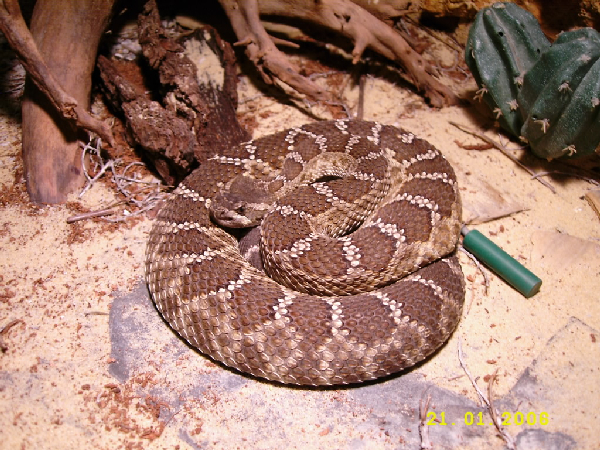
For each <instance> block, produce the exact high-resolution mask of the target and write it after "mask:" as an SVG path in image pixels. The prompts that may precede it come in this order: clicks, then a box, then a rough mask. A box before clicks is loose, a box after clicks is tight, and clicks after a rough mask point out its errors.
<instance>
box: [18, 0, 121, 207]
mask: <svg viewBox="0 0 600 450" xmlns="http://www.w3.org/2000/svg"><path fill="white" fill-rule="evenodd" d="M114 2H115V0H61V1H60V2H56V1H54V0H38V1H37V3H36V5H35V8H34V11H33V16H32V18H31V26H30V29H31V33H32V35H33V38H34V40H35V43H36V44H37V47H38V49H39V52H40V54H41V56H42V58H43V59H44V61H45V62H46V65H47V67H48V68H49V70H50V72H51V73H52V74H53V75H54V78H55V79H56V80H57V81H58V83H59V84H60V86H61V87H62V89H63V90H64V91H65V92H68V93H69V95H70V96H71V97H72V98H74V99H75V100H76V102H77V104H78V105H79V106H81V107H82V108H84V109H85V110H88V109H89V105H90V91H91V74H92V71H93V69H94V61H95V60H96V52H97V49H98V43H99V41H100V38H101V36H102V33H103V32H104V30H105V28H106V26H107V25H108V22H109V20H110V16H111V12H112V8H113V4H114ZM22 116H23V163H24V168H25V177H26V181H27V191H28V193H29V196H30V198H31V200H32V201H33V202H36V203H60V202H64V201H65V200H66V199H67V195H68V194H69V193H70V192H74V191H75V190H77V189H79V188H80V187H81V186H82V185H83V182H84V175H83V172H82V167H81V149H80V146H79V144H78V141H77V139H78V137H81V134H79V133H80V132H79V133H78V131H77V129H76V128H75V127H74V126H73V123H72V122H70V121H67V120H65V119H64V118H63V117H62V115H61V114H60V113H59V112H58V111H57V110H56V109H55V108H54V107H53V105H52V103H51V102H50V100H49V99H48V97H47V96H46V95H45V94H44V93H42V92H41V91H40V90H39V89H38V87H37V86H36V85H34V84H33V83H31V82H27V84H26V88H25V95H24V98H23V107H22Z"/></svg>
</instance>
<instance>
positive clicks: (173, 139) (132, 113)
mask: <svg viewBox="0 0 600 450" xmlns="http://www.w3.org/2000/svg"><path fill="white" fill-rule="evenodd" d="M123 64H134V63H132V62H130V63H122V64H121V65H123ZM97 65H98V70H99V73H100V79H101V80H102V83H101V86H102V91H103V93H104V96H105V98H106V100H107V101H108V102H109V103H110V104H111V105H112V107H113V109H115V110H118V111H121V112H122V113H123V116H124V117H125V123H126V127H127V131H128V132H129V133H130V137H131V138H132V140H133V141H134V142H135V143H136V144H138V145H140V146H141V147H142V149H143V150H144V151H145V152H146V155H147V157H148V159H149V160H150V161H151V162H152V164H153V165H154V167H155V168H156V171H157V172H158V173H159V175H160V176H161V177H162V179H163V180H164V181H165V182H166V183H167V184H168V185H171V186H174V185H176V184H177V183H179V181H181V180H182V179H183V178H184V177H185V175H187V174H188V173H189V172H190V170H191V169H192V168H193V166H194V161H195V157H194V147H195V145H196V140H195V136H194V133H193V132H192V129H191V128H190V126H189V124H188V122H187V121H186V120H184V119H182V118H180V117H177V115H176V114H175V113H174V112H173V111H170V110H167V109H165V108H164V107H163V106H162V105H161V104H160V103H158V102H156V101H152V100H150V99H149V98H147V97H146V96H145V94H144V92H143V91H142V89H140V88H139V87H138V86H137V85H136V84H134V83H133V82H131V81H130V80H128V79H127V78H126V77H125V76H123V75H122V74H121V72H120V71H119V70H118V68H117V67H116V66H115V64H113V63H112V62H111V61H110V60H109V59H108V58H106V57H104V56H99V57H98V63H97Z"/></svg>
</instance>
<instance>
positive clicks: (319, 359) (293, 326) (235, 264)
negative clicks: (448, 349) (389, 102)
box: [146, 120, 464, 385]
mask: <svg viewBox="0 0 600 450" xmlns="http://www.w3.org/2000/svg"><path fill="white" fill-rule="evenodd" d="M261 209H262V210H261ZM257 210H259V212H258V213H256V211H257ZM263 210H264V211H263ZM265 211H266V212H267V213H266V215H265V216H264V218H262V227H261V228H260V241H261V251H260V252H261V255H262V260H263V263H264V267H265V269H266V271H267V272H268V273H269V275H270V277H269V276H267V275H265V274H264V273H263V272H261V271H259V270H258V269H256V268H255V267H253V266H252V265H250V263H249V262H248V261H247V260H246V259H244V258H243V257H242V255H241V254H240V251H239V248H238V241H237V240H236V239H235V238H234V237H233V235H232V233H231V232H228V231H226V230H225V229H223V228H222V227H221V226H219V225H217V224H216V223H215V220H216V221H219V222H220V223H224V224H226V225H232V224H234V222H235V223H237V225H240V224H241V225H252V224H254V223H256V222H258V221H260V220H261V216H262V215H263V213H264V212H265ZM255 216H256V217H255ZM460 217H461V205H460V198H459V194H458V187H457V184H456V179H455V176H454V171H453V170H452V168H451V166H450V165H449V163H448V162H447V161H446V159H445V158H444V157H443V156H442V155H441V154H440V153H439V152H438V151H437V150H436V149H435V148H434V147H433V146H432V145H431V144H429V143H427V142H425V141H423V140H421V139H418V138H416V137H415V136H414V135H412V134H411V133H408V132H405V131H403V130H401V129H398V128H395V127H392V126H385V125H380V124H378V123H375V122H364V121H357V120H356V121H352V120H337V121H327V122H317V123H313V124H309V125H305V126H302V127H298V128H292V129H290V130H287V131H284V132H281V133H277V134H273V135H270V136H266V137H264V138H261V139H257V140H254V141H251V142H249V143H245V144H241V145H239V146H237V147H234V148H232V149H230V150H229V151H227V152H225V153H224V154H219V155H214V156H213V157H211V158H209V159H208V161H207V162H206V163H204V164H202V165H201V166H200V167H199V168H198V169H196V170H195V171H194V172H193V173H192V174H191V175H190V176H188V177H187V178H186V179H185V180H184V181H183V182H182V183H181V185H180V186H179V187H178V188H177V189H176V190H175V191H174V193H173V196H172V197H171V198H170V199H169V200H168V202H167V203H166V205H165V206H164V207H163V208H162V210H161V212H160V213H159V215H158V218H157V220H156V222H155V224H154V226H153V228H152V231H151V233H150V238H149V242H148V247H147V253H146V279H147V283H148V287H149V290H150V293H151V295H152V298H153V300H154V302H155V304H156V305H157V307H158V310H159V311H160V312H161V314H162V315H163V317H164V318H165V319H166V320H167V322H168V323H169V324H170V325H171V326H172V327H173V328H174V329H175V330H176V331H177V332H178V333H179V334H180V335H181V336H182V337H183V338H185V339H186V340H187V341H188V342H189V343H190V344H192V345H193V346H194V347H196V348H198V349H199V350H200V351H201V352H203V353H205V354H207V355H209V356H211V357H212V358H214V359H215V360H217V361H220V362H222V363H224V364H226V365H228V366H231V367H234V368H236V369H238V370H240V371H242V372H246V373H250V374H252V375H255V376H258V377H263V378H267V379H270V380H275V381H279V382H283V383H294V384H309V385H325V384H345V383H354V382H360V381H365V380H370V379H374V378H377V377H381V376H385V375H388V374H391V373H394V372H397V371H400V370H402V369H404V368H406V367H409V366H411V365H413V364H415V363H417V362H418V361H420V360H422V359H424V358H425V357H427V356H428V355H430V354H431V353H432V352H433V351H435V350H436V349H437V348H438V347H440V346H441V345H442V344H443V343H444V342H445V341H446V340H447V339H448V337H449V336H450V334H451V333H452V331H453V330H454V329H455V327H456V325H457V323H458V321H459V318H460V315H461V310H462V304H463V300H464V280H463V275H462V272H461V270H460V266H459V264H458V261H457V259H456V257H455V256H448V255H449V254H451V253H452V252H453V251H454V249H455V246H456V242H457V239H458V235H459V231H460ZM419 267H421V268H419Z"/></svg>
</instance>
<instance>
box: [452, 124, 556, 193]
mask: <svg viewBox="0 0 600 450" xmlns="http://www.w3.org/2000/svg"><path fill="white" fill-rule="evenodd" d="M449 123H450V124H451V125H454V126H455V127H456V128H458V129H459V130H462V131H464V132H465V133H469V134H471V135H473V136H475V137H478V138H479V139H481V140H483V141H485V142H487V143H488V144H490V145H492V146H493V147H495V148H496V149H498V150H500V152H501V153H502V154H503V155H504V156H506V157H507V158H509V159H510V160H511V161H512V162H514V163H515V164H516V165H518V166H519V167H520V168H522V169H523V170H525V171H526V172H527V173H529V175H531V176H535V172H534V171H533V170H531V169H530V168H529V167H527V166H526V165H525V164H523V163H522V162H521V161H519V160H518V159H517V158H516V157H515V156H514V155H513V154H511V153H510V152H509V151H508V149H507V148H506V147H505V146H504V145H502V144H501V143H499V142H496V141H494V140H493V139H491V138H489V137H487V136H486V135H485V134H483V133H479V132H477V131H475V130H472V129H470V128H468V127H465V126H464V125H461V124H459V123H456V122H452V121H450V122H449ZM536 179H537V180H538V181H539V182H540V183H542V184H543V185H544V186H546V187H547V188H548V189H550V190H551V191H552V193H553V194H556V189H554V187H553V186H552V185H551V184H550V183H548V182H547V181H545V180H542V179H541V178H536Z"/></svg>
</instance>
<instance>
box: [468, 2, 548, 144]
mask: <svg viewBox="0 0 600 450" xmlns="http://www.w3.org/2000/svg"><path fill="white" fill-rule="evenodd" d="M548 47H550V42H549V41H548V39H546V36H545V35H544V33H543V32H542V29H541V28H540V25H539V23H538V21H537V20H536V19H535V17H534V16H533V15H532V14H531V13H529V12H528V11H526V10H524V9H522V8H520V7H518V6H517V5H515V4H514V3H495V4H493V5H492V6H490V7H487V8H483V9H482V10H481V11H479V12H478V13H477V16H476V17H475V21H474V23H473V25H472V26H471V29H470V31H469V38H468V40H467V45H466V54H465V61H466V63H467V66H469V69H470V70H471V72H472V73H473V76H474V77H475V80H476V81H477V85H478V86H479V88H480V91H479V93H480V94H481V95H482V96H483V99H484V100H485V102H486V103H487V105H488V106H489V107H490V108H491V109H492V110H493V111H494V112H495V113H496V115H497V117H498V120H499V122H500V125H501V126H502V127H503V128H504V129H506V130H507V131H509V132H510V133H512V134H514V135H515V136H519V135H520V134H521V127H522V125H523V120H524V117H525V115H524V114H523V112H522V110H521V108H520V107H519V106H520V105H519V104H518V101H517V95H518V93H519V90H520V87H521V83H522V80H523V76H524V75H525V73H526V72H527V71H528V70H529V69H530V68H531V67H532V66H533V65H534V63H535V62H536V61H537V60H538V59H539V57H540V55H541V54H542V53H543V52H544V51H545V50H546V49H547V48H548Z"/></svg>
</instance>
